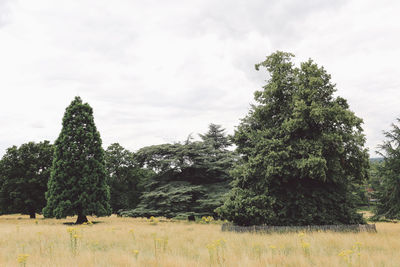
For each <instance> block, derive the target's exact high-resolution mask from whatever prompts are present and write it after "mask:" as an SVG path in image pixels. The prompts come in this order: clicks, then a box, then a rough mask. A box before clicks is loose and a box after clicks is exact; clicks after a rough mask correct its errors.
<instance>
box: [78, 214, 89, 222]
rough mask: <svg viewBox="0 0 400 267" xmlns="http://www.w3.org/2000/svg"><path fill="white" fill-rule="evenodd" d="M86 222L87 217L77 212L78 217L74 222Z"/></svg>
mask: <svg viewBox="0 0 400 267" xmlns="http://www.w3.org/2000/svg"><path fill="white" fill-rule="evenodd" d="M85 222H88V219H87V218H86V215H83V214H81V213H79V214H78V219H76V222H75V224H82V223H85Z"/></svg>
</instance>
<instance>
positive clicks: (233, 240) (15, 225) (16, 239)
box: [0, 215, 400, 267]
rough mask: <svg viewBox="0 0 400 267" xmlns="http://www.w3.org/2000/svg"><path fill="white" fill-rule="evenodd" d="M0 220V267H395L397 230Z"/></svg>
mask: <svg viewBox="0 0 400 267" xmlns="http://www.w3.org/2000/svg"><path fill="white" fill-rule="evenodd" d="M90 219H91V220H93V221H95V222H96V221H97V222H98V223H96V224H93V225H84V226H78V227H76V226H74V225H66V224H64V223H66V222H74V221H75V219H74V218H67V219H65V220H55V219H54V220H53V219H42V218H39V219H37V220H30V219H29V218H28V217H27V216H22V215H9V216H0V266H296V267H301V266H324V267H328V266H399V263H400V253H398V252H399V250H400V225H398V224H394V223H378V224H377V230H378V233H377V234H372V233H311V234H296V233H290V234H270V235H259V234H250V233H242V234H238V233H227V232H221V231H220V225H217V224H198V223H187V222H168V221H162V220H161V221H160V222H157V221H153V222H150V221H147V220H145V219H132V218H116V217H110V218H90Z"/></svg>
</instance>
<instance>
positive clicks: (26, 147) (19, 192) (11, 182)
mask: <svg viewBox="0 0 400 267" xmlns="http://www.w3.org/2000/svg"><path fill="white" fill-rule="evenodd" d="M52 161H53V146H52V145H51V144H50V143H49V141H44V142H40V143H35V142H29V143H26V144H23V145H21V146H20V147H16V146H13V147H10V148H8V149H7V152H6V154H5V155H4V156H3V158H2V159H1V161H0V214H1V213H2V214H7V213H17V212H18V213H22V214H29V215H30V217H31V218H35V213H38V212H39V213H40V212H41V211H42V209H43V207H44V206H45V204H46V199H45V197H44V194H45V192H46V190H47V182H48V180H49V177H50V169H51V164H52Z"/></svg>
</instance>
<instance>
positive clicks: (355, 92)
mask: <svg viewBox="0 0 400 267" xmlns="http://www.w3.org/2000/svg"><path fill="white" fill-rule="evenodd" d="M399 12H400V1H396V0H390V1H389V0H381V1H373V0H349V1H344V0H338V1H310V0H303V1H289V0H283V1H282V0H268V1H265V0H243V1H241V0H238V1H234V0H230V1H227V0H220V1H213V0H191V1H178V0H170V1H162V0H148V1H138V0H129V1H128V0H115V1H105V0H96V1H95V0H79V1H77V0H70V1H55V0H35V1H29V0H0V92H1V97H0V125H1V127H0V156H1V155H3V154H4V153H5V151H6V149H7V148H8V147H10V146H12V145H21V144H22V143H26V142H29V141H36V142H39V141H43V140H50V141H51V142H54V140H55V139H56V138H57V136H58V134H59V132H60V130H61V120H62V117H63V114H64V111H65V108H66V107H67V106H68V105H69V103H70V102H71V101H72V100H73V98H74V97H75V96H76V95H79V96H81V98H82V99H83V101H84V102H88V103H89V104H90V105H91V106H92V107H93V109H94V116H95V123H96V126H97V128H98V130H99V132H100V134H101V137H102V140H103V145H104V147H107V146H108V145H110V144H111V143H115V142H118V143H120V144H121V145H122V146H124V147H125V148H127V149H129V150H132V151H136V150H137V149H139V148H141V147H144V146H149V145H155V144H162V143H171V142H177V141H183V140H185V139H186V138H187V136H188V135H189V134H194V135H196V134H198V133H204V132H206V131H207V128H208V125H209V124H210V123H215V124H221V125H222V126H223V127H224V128H226V132H227V133H229V134H232V133H233V131H234V129H235V127H236V126H237V125H238V124H239V123H240V119H241V118H243V117H244V116H245V115H246V114H247V113H248V111H249V108H250V103H253V102H254V100H253V93H254V91H256V90H259V89H261V86H263V85H264V84H265V80H267V79H268V74H267V73H266V72H265V71H264V70H262V71H258V72H257V71H256V70H255V68H254V65H255V64H256V63H259V62H261V61H263V60H264V59H265V57H266V56H268V55H269V54H271V53H273V52H275V51H277V50H281V51H286V52H292V53H294V54H295V55H296V57H295V59H294V61H295V62H296V63H297V64H298V63H299V62H302V61H306V60H308V59H309V58H312V59H313V60H314V61H315V62H316V63H317V64H319V65H322V66H324V68H325V69H326V70H327V72H328V73H330V74H331V75H332V82H333V83H335V84H336V88H337V95H340V96H342V97H344V98H346V99H347V100H348V103H349V105H350V109H351V110H352V111H354V113H355V114H356V115H357V116H358V117H361V118H362V119H363V120H364V124H363V128H364V132H365V135H366V138H367V142H366V147H368V148H369V151H370V154H371V156H376V152H375V151H376V150H377V146H378V145H379V144H381V143H382V142H383V141H384V135H383V131H384V130H389V129H390V125H391V123H393V122H395V120H396V118H398V117H400V68H399V66H398V65H399V62H400V17H399V15H398V14H399Z"/></svg>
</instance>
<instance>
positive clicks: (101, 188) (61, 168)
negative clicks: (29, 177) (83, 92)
mask: <svg viewBox="0 0 400 267" xmlns="http://www.w3.org/2000/svg"><path fill="white" fill-rule="evenodd" d="M106 177H107V174H106V169H105V163H104V151H103V149H102V147H101V139H100V134H99V132H98V131H97V129H96V126H95V124H94V119H93V110H92V108H91V107H90V106H89V104H87V103H82V100H81V98H80V97H75V99H74V100H73V101H72V102H71V104H70V105H69V106H68V107H67V109H66V111H65V114H64V118H63V122H62V130H61V133H60V135H59V137H58V138H57V140H56V142H55V153H54V160H53V166H52V172H51V177H50V180H49V183H48V191H47V192H46V199H47V205H46V207H45V208H44V209H43V214H44V216H45V217H56V218H64V217H66V216H73V215H76V214H77V215H78V220H77V223H82V222H84V221H86V220H87V219H86V215H97V216H105V215H110V214H111V208H110V204H109V200H110V192H109V187H108V185H107V183H106Z"/></svg>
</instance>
